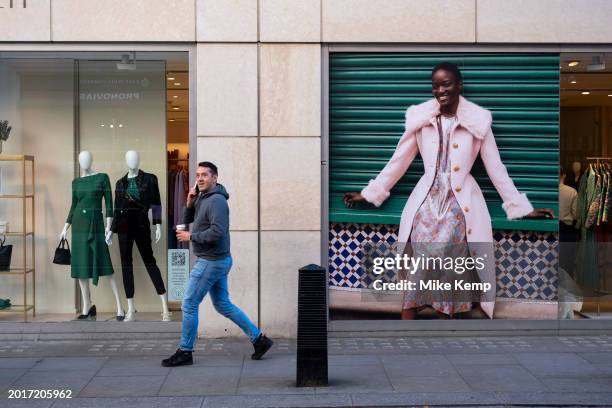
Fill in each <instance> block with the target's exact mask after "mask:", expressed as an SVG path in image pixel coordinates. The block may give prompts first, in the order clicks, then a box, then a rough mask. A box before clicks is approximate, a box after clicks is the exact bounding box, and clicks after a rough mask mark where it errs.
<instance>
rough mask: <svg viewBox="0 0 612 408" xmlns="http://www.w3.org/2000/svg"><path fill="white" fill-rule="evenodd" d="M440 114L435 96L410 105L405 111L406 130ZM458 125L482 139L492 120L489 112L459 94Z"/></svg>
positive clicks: (433, 119)
mask: <svg viewBox="0 0 612 408" xmlns="http://www.w3.org/2000/svg"><path fill="white" fill-rule="evenodd" d="M439 114H440V104H439V103H438V101H437V100H436V99H435V98H432V99H430V100H428V101H426V102H423V103H420V104H418V105H412V106H411V107H409V108H408V110H407V111H406V131H407V132H408V133H413V132H415V131H417V130H419V129H421V128H423V127H425V126H427V124H429V123H432V124H433V123H434V121H435V118H436V116H438V115H439ZM457 120H458V125H459V126H462V127H464V128H465V129H467V130H468V131H469V132H470V133H471V134H472V135H473V136H474V137H475V138H477V139H480V140H482V139H484V137H485V136H486V134H487V132H488V131H489V129H490V128H491V123H492V122H493V120H492V116H491V112H489V111H488V110H486V109H484V108H481V107H480V106H478V105H476V104H475V103H472V102H470V101H468V100H467V99H465V98H464V97H463V96H459V106H458V107H457Z"/></svg>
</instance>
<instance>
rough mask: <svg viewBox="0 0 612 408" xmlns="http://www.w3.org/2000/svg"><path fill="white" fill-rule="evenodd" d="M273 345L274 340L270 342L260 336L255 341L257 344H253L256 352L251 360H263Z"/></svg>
mask: <svg viewBox="0 0 612 408" xmlns="http://www.w3.org/2000/svg"><path fill="white" fill-rule="evenodd" d="M273 344H274V342H273V341H272V340H270V339H269V338H267V337H266V336H264V335H263V334H260V335H259V337H258V338H257V340H255V343H253V348H254V349H255V352H254V353H253V354H251V359H253V360H261V358H262V357H263V355H264V354H266V352H267V351H268V350H270V347H272V345H273Z"/></svg>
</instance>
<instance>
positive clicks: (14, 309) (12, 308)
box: [0, 305, 34, 314]
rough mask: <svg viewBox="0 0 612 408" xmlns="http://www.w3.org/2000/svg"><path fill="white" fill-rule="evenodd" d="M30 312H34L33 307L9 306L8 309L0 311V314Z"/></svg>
mask: <svg viewBox="0 0 612 408" xmlns="http://www.w3.org/2000/svg"><path fill="white" fill-rule="evenodd" d="M30 310H32V311H34V305H11V306H10V307H7V308H4V309H0V313H25V314H27V313H28V312H29V311H30Z"/></svg>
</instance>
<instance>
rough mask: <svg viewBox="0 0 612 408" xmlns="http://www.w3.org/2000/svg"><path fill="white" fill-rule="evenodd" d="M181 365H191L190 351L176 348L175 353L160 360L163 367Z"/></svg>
mask: <svg viewBox="0 0 612 408" xmlns="http://www.w3.org/2000/svg"><path fill="white" fill-rule="evenodd" d="M182 365H193V356H192V355H191V351H183V350H181V349H177V350H176V353H174V354H173V355H171V356H170V357H168V358H167V359H165V360H162V366H164V367H178V366H182Z"/></svg>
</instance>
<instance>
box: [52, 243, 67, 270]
mask: <svg viewBox="0 0 612 408" xmlns="http://www.w3.org/2000/svg"><path fill="white" fill-rule="evenodd" d="M64 244H65V247H64ZM53 263H54V264H58V265H70V245H68V240H67V239H64V238H62V240H61V241H60V243H59V245H58V246H57V248H55V256H53Z"/></svg>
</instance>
